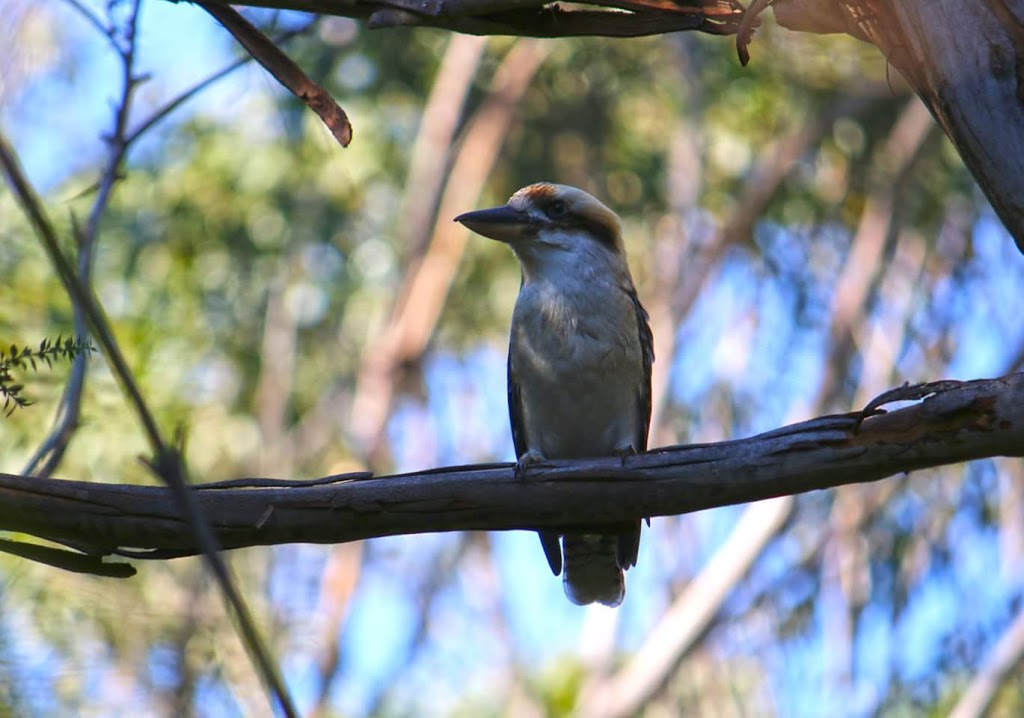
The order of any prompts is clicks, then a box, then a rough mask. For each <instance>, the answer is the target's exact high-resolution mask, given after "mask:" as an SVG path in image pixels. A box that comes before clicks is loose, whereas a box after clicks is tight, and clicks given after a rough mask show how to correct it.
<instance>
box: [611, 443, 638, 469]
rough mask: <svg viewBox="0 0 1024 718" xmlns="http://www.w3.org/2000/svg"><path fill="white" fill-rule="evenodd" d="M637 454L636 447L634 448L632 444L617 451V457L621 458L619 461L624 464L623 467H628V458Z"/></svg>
mask: <svg viewBox="0 0 1024 718" xmlns="http://www.w3.org/2000/svg"><path fill="white" fill-rule="evenodd" d="M636 454H637V450H636V447H634V446H633V445H632V444H627V445H626V446H623V447H621V448H618V449H616V450H615V456H618V457H619V461H620V462H621V463H622V466H623V467H625V466H626V457H627V456H636Z"/></svg>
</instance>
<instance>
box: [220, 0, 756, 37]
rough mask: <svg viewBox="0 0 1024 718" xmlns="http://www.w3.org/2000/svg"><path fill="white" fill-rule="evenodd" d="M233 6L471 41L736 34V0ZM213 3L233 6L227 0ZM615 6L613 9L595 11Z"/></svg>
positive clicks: (250, 0) (246, 0)
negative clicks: (458, 35)
mask: <svg viewBox="0 0 1024 718" xmlns="http://www.w3.org/2000/svg"><path fill="white" fill-rule="evenodd" d="M231 4H233V5H250V6H254V7H273V8H281V9H283V10H300V11H302V12H309V13H316V14H319V15H339V16H342V17H350V18H355V19H357V20H363V21H365V22H366V23H367V24H368V25H369V26H370V27H372V28H385V27H395V26H403V25H417V26H421V27H435V28H442V29H445V30H453V31H455V32H462V33H466V34H469V35H521V36H524V37H571V36H576V35H605V36H610V37H637V36H641V35H659V34H662V33H666V32H678V31H682V30H700V31H702V32H708V33H712V34H715V35H729V34H732V33H734V32H736V28H737V26H738V25H739V21H740V18H741V17H742V16H743V6H742V5H741V4H740V3H739V2H737V1H736V0H590V1H589V2H586V3H574V5H582V6H583V8H586V9H583V8H580V7H576V8H573V9H568V8H563V7H560V6H559V5H558V3H552V2H548V1H547V0H243V1H242V2H232V3H231ZM206 5H222V6H227V5H228V2H227V0H210V2H208V3H206ZM595 8H608V9H595Z"/></svg>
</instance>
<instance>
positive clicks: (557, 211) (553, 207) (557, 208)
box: [547, 199, 566, 219]
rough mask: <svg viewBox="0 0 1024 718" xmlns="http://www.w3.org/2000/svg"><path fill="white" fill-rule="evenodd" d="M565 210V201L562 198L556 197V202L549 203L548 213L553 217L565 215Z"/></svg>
mask: <svg viewBox="0 0 1024 718" xmlns="http://www.w3.org/2000/svg"><path fill="white" fill-rule="evenodd" d="M565 211H566V207H565V202H564V201H562V200H560V199H556V200H555V201H554V202H552V203H551V204H549V205H548V211H547V215H548V217H551V218H552V219H557V218H558V217H564V216H565Z"/></svg>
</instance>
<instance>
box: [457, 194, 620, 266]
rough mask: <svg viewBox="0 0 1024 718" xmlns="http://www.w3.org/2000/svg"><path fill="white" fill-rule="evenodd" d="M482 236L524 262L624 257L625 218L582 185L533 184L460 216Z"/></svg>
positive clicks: (525, 263)
mask: <svg viewBox="0 0 1024 718" xmlns="http://www.w3.org/2000/svg"><path fill="white" fill-rule="evenodd" d="M455 221H456V222H461V223H462V224H464V225H465V226H466V227H468V228H469V229H471V230H473V231H474V232H476V233H477V234H482V235H483V236H485V237H489V238H491V239H496V240H498V241H499V242H505V243H506V244H508V245H509V246H511V247H512V249H513V250H514V251H515V253H516V254H517V255H518V256H519V258H520V259H521V260H522V261H523V263H524V265H527V264H532V263H535V262H538V261H540V262H544V261H547V260H553V259H554V258H555V257H556V256H558V255H564V254H566V253H569V254H571V255H576V256H590V257H595V256H601V255H604V256H606V257H608V258H609V259H613V260H615V261H622V258H624V256H625V255H624V252H623V248H622V226H621V224H620V223H619V218H618V217H617V216H616V215H615V213H614V212H612V211H611V210H610V209H608V208H607V207H605V206H604V205H603V204H602V203H601V202H599V201H598V200H597V199H595V198H594V197H592V196H591V195H589V194H587V193H586V192H584V191H583V190H581V189H576V188H575V187H569V186H567V185H561V184H550V183H548V182H541V183H538V184H532V185H530V186H529V187H524V188H523V189H521V190H519V191H518V192H516V193H515V194H514V195H512V198H511V199H510V200H509V201H508V204H505V205H502V206H501V207H493V208H491V209H479V210H476V211H473V212H466V213H465V214H460V215H459V216H458V217H456V218H455Z"/></svg>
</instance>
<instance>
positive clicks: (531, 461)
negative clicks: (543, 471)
mask: <svg viewBox="0 0 1024 718" xmlns="http://www.w3.org/2000/svg"><path fill="white" fill-rule="evenodd" d="M545 460H547V457H546V456H544V454H542V453H540V452H539V451H537V450H536V449H530V450H529V451H527V452H526V453H525V454H523V455H522V456H520V457H519V460H518V461H517V462H516V467H515V474H516V478H517V479H519V480H520V481H524V480H525V479H526V478H527V477H526V470H527V469H528V468H529V467H531V466H535V465H536V464H539V463H541V462H543V461H545Z"/></svg>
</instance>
